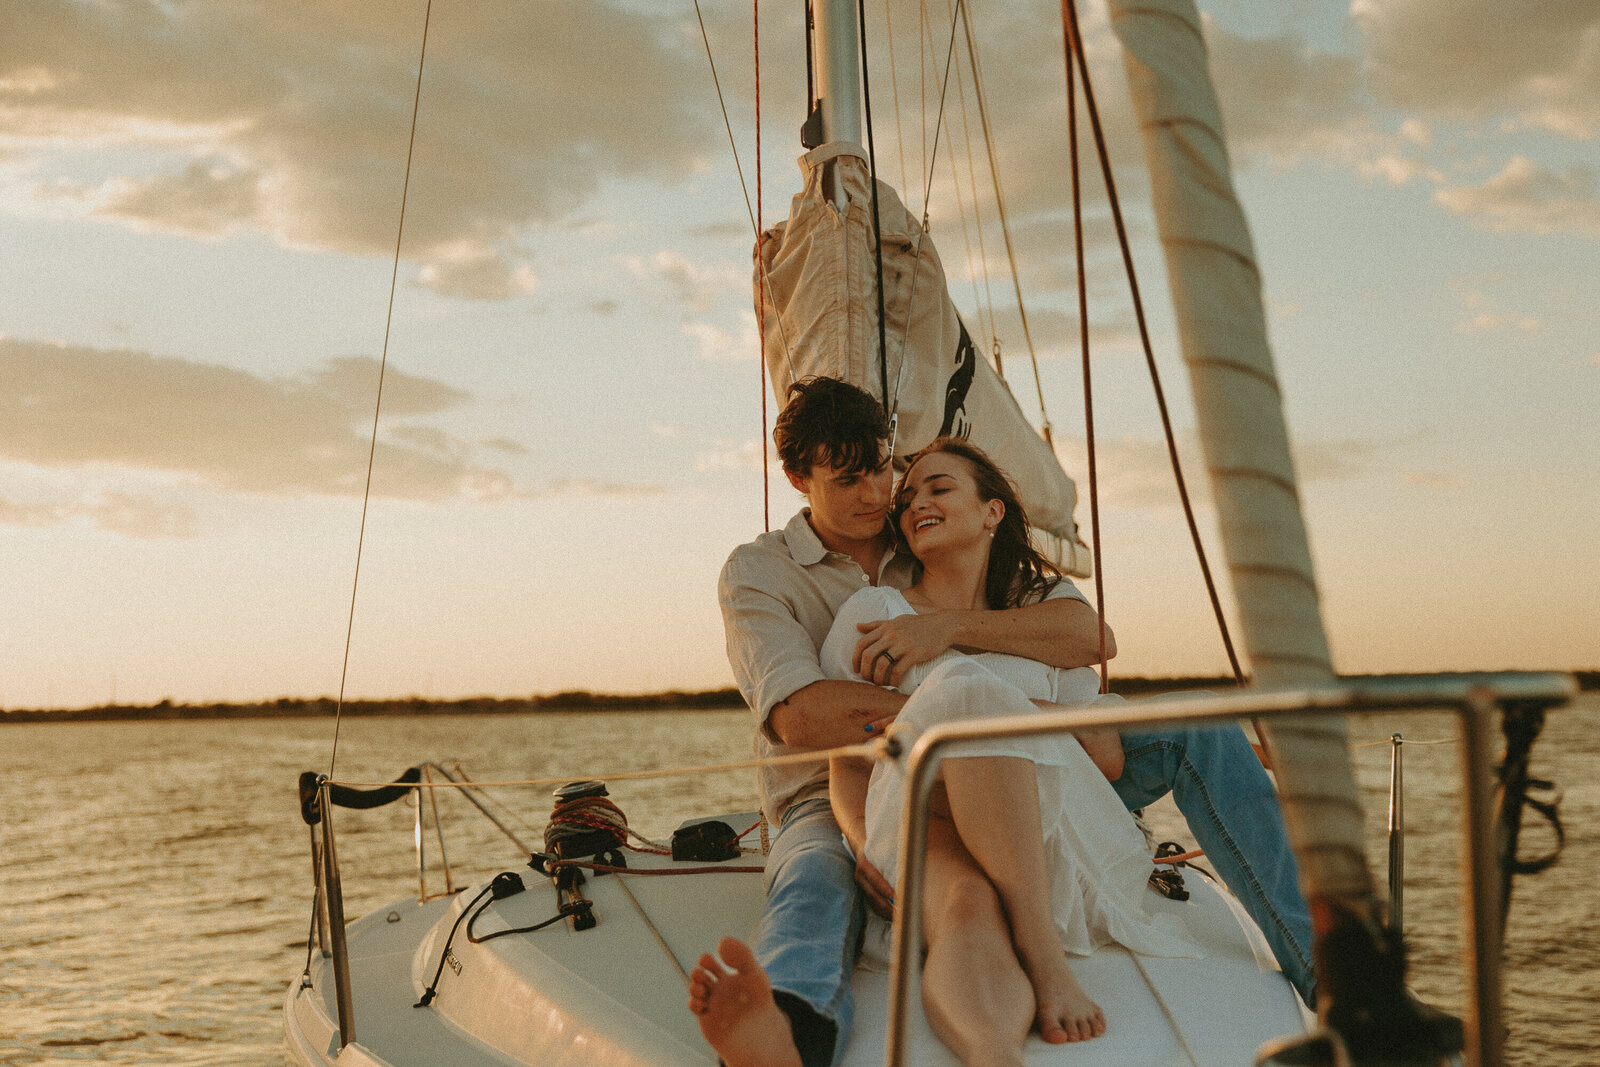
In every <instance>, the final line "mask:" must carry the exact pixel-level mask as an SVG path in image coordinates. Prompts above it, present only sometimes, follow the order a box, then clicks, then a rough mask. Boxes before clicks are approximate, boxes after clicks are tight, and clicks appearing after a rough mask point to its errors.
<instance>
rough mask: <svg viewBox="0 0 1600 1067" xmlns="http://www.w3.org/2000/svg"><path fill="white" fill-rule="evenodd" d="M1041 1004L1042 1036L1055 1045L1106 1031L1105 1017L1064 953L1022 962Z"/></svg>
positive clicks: (1048, 954) (1038, 1021)
mask: <svg viewBox="0 0 1600 1067" xmlns="http://www.w3.org/2000/svg"><path fill="white" fill-rule="evenodd" d="M1021 962H1022V966H1023V970H1025V971H1026V972H1027V974H1028V981H1029V982H1031V983H1032V984H1033V996H1034V1001H1035V1003H1036V1004H1037V1005H1038V1015H1037V1016H1036V1017H1035V1021H1036V1022H1037V1023H1038V1026H1039V1036H1040V1037H1042V1038H1044V1039H1045V1041H1047V1042H1049V1043H1050V1044H1052V1045H1061V1044H1065V1043H1066V1042H1068V1041H1088V1040H1089V1039H1090V1038H1095V1037H1099V1036H1100V1035H1101V1034H1103V1033H1105V1032H1106V1015H1105V1012H1103V1011H1101V1010H1100V1005H1098V1004H1096V1003H1095V1002H1094V1001H1093V1000H1092V999H1090V997H1089V994H1087V993H1085V992H1084V991H1083V986H1081V985H1079V984H1078V979H1077V978H1076V977H1075V976H1074V975H1073V973H1072V968H1071V967H1069V966H1067V958H1066V954H1065V953H1063V952H1059V951H1058V952H1055V953H1048V952H1047V953H1043V954H1041V955H1040V956H1039V957H1038V958H1036V959H1027V958H1024V959H1022V960H1021Z"/></svg>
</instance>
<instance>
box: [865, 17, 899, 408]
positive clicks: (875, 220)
mask: <svg viewBox="0 0 1600 1067" xmlns="http://www.w3.org/2000/svg"><path fill="white" fill-rule="evenodd" d="M856 29H857V30H858V31H859V33H858V34H857V36H858V37H859V38H860V41H861V103H862V107H863V108H864V110H865V112H866V122H867V173H868V175H869V177H870V178H871V180H872V245H873V260H874V262H875V263H876V265H877V271H878V384H879V386H880V387H881V388H882V390H883V407H884V410H886V411H889V412H891V413H892V412H893V411H894V410H895V409H896V408H898V407H899V406H900V403H899V395H898V394H899V389H898V385H897V387H896V390H895V392H896V396H895V402H894V404H893V406H891V405H890V403H889V333H888V330H889V327H888V324H887V323H886V322H885V321H884V315H885V311H884V300H883V225H882V222H881V220H880V217H879V214H878V151H877V148H876V147H875V144H874V140H875V139H874V137H873V136H872V79H871V78H870V77H869V76H868V74H867V0H856Z"/></svg>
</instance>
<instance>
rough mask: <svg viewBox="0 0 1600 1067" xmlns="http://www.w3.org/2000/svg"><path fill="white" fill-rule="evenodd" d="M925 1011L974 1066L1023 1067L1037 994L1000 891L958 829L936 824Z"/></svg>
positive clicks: (930, 858)
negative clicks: (1014, 944) (1015, 949)
mask: <svg viewBox="0 0 1600 1067" xmlns="http://www.w3.org/2000/svg"><path fill="white" fill-rule="evenodd" d="M924 884H925V893H926V897H925V901H926V903H925V904H924V906H923V912H922V931H923V936H924V937H925V938H926V939H927V942H928V955H927V958H926V960H925V961H924V963H923V965H922V1005H923V1010H924V1011H925V1012H926V1013H927V1016H928V1024H929V1025H930V1026H932V1027H933V1032H934V1033H936V1034H938V1035H939V1039H940V1040H941V1041H943V1042H944V1043H945V1046H946V1047H947V1048H949V1049H950V1051H952V1052H954V1053H955V1054H956V1056H957V1058H959V1059H960V1060H961V1062H962V1063H964V1064H966V1065H967V1067H1021V1064H1022V1043H1023V1041H1024V1040H1025V1039H1026V1038H1027V1036H1028V1030H1029V1029H1030V1028H1031V1027H1032V1025H1033V1018H1034V1012H1035V1008H1034V994H1033V987H1032V985H1030V984H1029V981H1028V976H1027V975H1026V974H1025V973H1024V972H1023V970H1022V967H1021V965H1020V964H1019V963H1018V961H1017V957H1016V954H1015V953H1014V952H1012V950H1011V940H1010V936H1011V935H1010V930H1009V929H1008V928H1007V926H1006V920H1005V914H1004V911H1003V909H1002V908H1001V905H1000V900H999V898H998V897H997V896H996V895H995V889H994V886H993V885H992V884H990V882H989V880H988V878H986V877H985V876H984V873H983V871H982V870H981V869H980V868H979V867H978V865H977V863H976V861H974V860H973V858H972V856H971V855H970V854H969V853H968V852H967V850H966V849H965V848H963V847H962V844H961V839H960V838H959V837H958V836H957V834H956V832H955V827H954V826H953V825H951V823H950V822H949V820H948V819H945V818H941V817H938V816H935V817H934V818H933V819H932V820H930V823H929V829H928V854H927V871H926V875H925V878H924Z"/></svg>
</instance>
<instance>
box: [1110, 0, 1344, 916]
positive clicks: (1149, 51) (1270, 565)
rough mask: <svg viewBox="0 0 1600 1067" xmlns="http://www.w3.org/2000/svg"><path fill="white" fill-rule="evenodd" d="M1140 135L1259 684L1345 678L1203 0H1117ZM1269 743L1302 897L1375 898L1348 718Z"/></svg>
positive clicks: (1291, 725) (1290, 729)
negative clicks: (1329, 625) (1330, 635)
mask: <svg viewBox="0 0 1600 1067" xmlns="http://www.w3.org/2000/svg"><path fill="white" fill-rule="evenodd" d="M1108 9H1109V13H1110V15H1111V25H1112V29H1113V30H1114V32H1115V33H1116V35H1117V37H1118V38H1119V39H1120V40H1121V42H1122V45H1123V55H1124V65H1125V69H1126V72H1127V76H1128V86H1129V91H1130V93H1131V96H1132V99H1133V105H1134V112H1135V114H1136V115H1137V116H1138V119H1139V126H1140V130H1141V131H1142V133H1143V135H1144V143H1145V158H1146V161H1147V163H1148V166H1149V173H1150V186H1151V205H1152V207H1153V209H1154V211H1155V216H1156V226H1157V230H1158V231H1159V233H1160V236H1161V244H1162V249H1163V251H1164V252H1165V254H1166V259H1167V274H1168V280H1169V282H1170V283H1171V288H1172V297H1173V304H1174V307H1175V309H1176V311H1177V319H1178V338H1179V343H1180V345H1181V347H1182V349H1183V358H1184V362H1185V363H1186V364H1187V365H1188V368H1189V380H1190V384H1191V386H1192V388H1193V391H1194V396H1195V408H1196V414H1197V415H1198V417H1199V422H1200V438H1201V445H1202V447H1203V449H1204V452H1205V458H1206V466H1207V469H1208V471H1209V472H1210V474H1211V485H1212V490H1213V492H1214V493H1215V496H1216V499H1217V511H1218V515H1219V518H1220V520H1221V526H1222V542H1223V549H1224V551H1225V552H1226V554H1227V559H1228V568H1229V572H1230V575H1231V577H1232V580H1233V585H1234V590H1235V592H1236V594H1237V596H1238V602H1239V615H1240V621H1241V623H1242V624H1243V629H1244V637H1245V646H1246V648H1247V650H1248V652H1249V655H1250V660H1251V663H1252V666H1253V674H1254V677H1255V684H1257V685H1260V686H1263V687H1269V688H1270V687H1298V686H1314V685H1319V684H1324V683H1326V682H1328V681H1331V680H1332V678H1333V666H1332V657H1331V655H1330V653H1329V649H1328V640H1327V636H1326V634H1325V631H1324V629H1323V625H1322V613H1321V609H1320V606H1319V604H1318V598H1317V584H1316V577H1315V574H1314V572H1313V569H1312V561H1311V550H1310V544H1309V538H1308V536H1307V533H1306V528H1305V522H1304V519H1303V518H1302V516H1301V514H1300V500H1299V494H1298V490H1297V488H1296V483H1295V475H1294V465H1293V462H1292V460H1291V458H1290V453H1289V435H1288V429H1287V426H1286V424H1285V422H1284V416H1283V404H1282V397H1281V395H1280V391H1279V388H1278V381H1277V373H1276V370H1275V369H1274V365H1273V360H1272V352H1271V348H1270V347H1269V345H1268V341H1267V325H1266V314H1265V310H1264V308H1263V306H1262V300H1261V275H1260V271H1259V269H1258V267H1257V265H1256V259H1255V250H1254V247H1253V244H1252V242H1251V239H1250V232H1249V228H1248V226H1247V225H1246V222H1245V217H1244V211H1243V209H1242V208H1241V207H1240V205H1239V201H1238V198H1237V196H1236V195H1235V194H1234V189H1233V179H1232V175H1231V171H1230V168H1229V164H1228V154H1227V143H1226V140H1225V139H1224V137H1223V131H1222V114H1221V110H1220V108H1219V106H1218V104H1217V98H1216V93H1215V90H1214V89H1213V88H1212V86H1211V77H1210V71H1209V68H1208V64H1207V57H1206V49H1205V38H1204V36H1203V35H1202V32H1201V26H1200V16H1199V13H1198V12H1197V10H1196V9H1195V5H1194V3H1193V0H1139V2H1137V3H1134V2H1130V0H1110V2H1109V4H1108ZM1266 732H1267V743H1268V747H1269V748H1270V749H1271V751H1272V758H1273V765H1274V768H1275V770H1276V771H1277V775H1278V784H1279V787H1280V790H1281V793H1282V800H1283V813H1284V819H1285V821H1286V822H1287V823H1288V827H1289V830H1290V834H1291V837H1292V839H1293V841H1294V843H1295V852H1296V856H1297V858H1298V860H1299V864H1300V873H1301V882H1302V884H1303V885H1304V887H1305V890H1306V895H1307V896H1308V897H1312V898H1323V899H1331V900H1337V901H1341V902H1353V903H1354V904H1355V906H1356V907H1358V908H1360V909H1363V910H1365V909H1367V908H1370V906H1371V902H1372V900H1373V889H1372V880H1371V875H1370V873H1369V871H1368V869H1367V866H1366V856H1365V851H1364V846H1365V839H1364V829H1363V823H1362V814H1361V804H1360V793H1359V791H1358V790H1357V787H1356V782H1355V777H1354V774H1353V772H1352V771H1351V769H1350V759H1349V751H1348V738H1347V733H1346V729H1345V725H1344V722H1343V720H1342V719H1341V718H1339V717H1338V716H1335V715H1316V714H1308V715H1304V716H1295V717H1292V718H1279V719H1275V720H1273V722H1272V723H1271V724H1269V725H1268V726H1267V727H1266Z"/></svg>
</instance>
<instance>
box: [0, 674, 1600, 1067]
mask: <svg viewBox="0 0 1600 1067" xmlns="http://www.w3.org/2000/svg"><path fill="white" fill-rule="evenodd" d="M748 728H749V727H748V719H747V716H746V714H745V713H744V712H741V711H708V712H677V713H638V712H630V713H590V714H581V715H579V714H544V715H530V716H506V717H492V718H462V717H434V718H400V719H393V718H392V719H357V720H347V721H346V722H345V724H344V727H343V730H342V736H341V740H340V745H339V759H338V776H339V777H341V778H345V779H348V780H377V779H388V778H390V777H393V776H394V775H395V774H396V773H398V772H399V771H400V770H401V769H403V768H404V767H405V766H407V765H408V764H409V763H410V762H413V761H414V760H415V759H417V758H419V757H421V756H431V757H433V758H437V759H441V761H444V760H445V759H460V760H461V761H462V763H463V764H464V765H465V766H466V768H467V769H468V771H469V772H471V773H472V774H473V775H474V777H476V778H479V779H484V780H487V779H497V778H529V777H582V776H586V775H589V774H592V773H594V772H595V771H596V770H608V771H623V770H635V769H641V770H642V769H656V768H665V767H681V766H692V765H700V764H708V763H717V762H724V761H731V760H738V759H743V758H745V756H746V754H747V752H748ZM1396 730H1398V731H1399V732H1401V733H1403V734H1405V736H1406V737H1407V738H1408V739H1410V740H1413V741H1421V740H1429V739H1440V738H1447V737H1451V736H1452V734H1453V726H1452V724H1451V722H1450V720H1448V719H1447V718H1445V717H1442V716H1411V717H1406V718H1403V719H1400V720H1397V721H1396V720H1386V721H1384V722H1382V723H1379V722H1376V721H1373V720H1370V719H1369V720H1366V721H1364V722H1357V723H1356V724H1355V725H1354V727H1353V735H1354V738H1355V739H1357V740H1363V739H1381V738H1387V737H1388V735H1389V734H1390V733H1391V732H1394V731H1396ZM330 737H331V725H330V724H329V723H327V722H325V721H317V722H304V721H296V720H263V721H249V722H221V721H218V722H194V723H82V724H74V723H67V724H52V725H17V726H7V727H4V728H3V729H0V739H3V743H4V748H5V751H6V752H7V753H8V754H9V756H10V759H9V761H8V762H9V763H10V765H11V766H12V767H13V768H14V770H13V772H12V773H11V774H10V775H9V776H7V777H6V778H5V779H4V780H3V781H0V803H3V805H4V807H3V810H4V812H5V816H4V823H3V824H4V826H5V831H4V838H3V845H4V847H3V849H0V902H3V905H4V912H3V914H4V919H3V920H0V1065H6V1067H11V1065H53V1064H83V1063H105V1064H124V1063H143V1064H150V1063H160V1064H197V1065H198V1064H205V1065H218V1067H221V1065H227V1067H244V1065H250V1067H266V1065H273V1067H276V1065H279V1064H281V1063H283V1062H284V1057H283V1053H282V1051H281V1037H280V1034H281V1029H280V1019H279V1013H280V1009H281V1006H282V1002H283V996H284V991H285V989H286V987H287V985H288V983H289V981H290V979H291V978H292V977H293V976H294V975H296V974H298V972H299V970H300V968H301V966H302V965H303V962H304V959H305V948H304V938H305V931H306V928H307V924H308V920H309V917H310V912H309V909H310V894H309V886H310V872H309V860H308V851H307V831H306V829H305V826H304V825H303V824H302V823H301V822H300V820H299V817H298V814H297V809H296V799H295V778H296V776H297V775H298V773H299V772H300V771H302V770H325V769H326V768H327V763H328V751H329V740H330ZM1597 748H1600V694H1588V695H1586V696H1585V697H1584V698H1583V699H1582V700H1581V701H1580V702H1579V703H1578V705H1576V706H1575V707H1574V708H1572V709H1568V710H1565V711H1563V712H1560V713H1558V714H1557V715H1556V716H1555V717H1553V719H1552V721H1551V723H1550V725H1549V726H1548V727H1547V730H1546V734H1545V737H1544V739H1543V740H1542V741H1541V743H1540V747H1539V748H1538V750H1537V751H1536V757H1535V759H1536V763H1535V773H1536V774H1542V775H1544V776H1546V777H1551V778H1554V779H1556V780H1557V781H1558V782H1559V783H1560V784H1561V785H1562V786H1563V787H1564V788H1565V791H1566V802H1565V805H1564V807H1563V813H1564V815H1565V818H1566V822H1567V826H1568V835H1569V844H1568V848H1567V854H1566V857H1565V858H1564V860H1563V862H1562V864H1561V866H1560V867H1558V868H1557V869H1556V870H1554V871H1552V872H1549V873H1547V874H1545V875H1542V876H1539V877H1537V878H1532V879H1523V880H1519V882H1518V885H1517V888H1516V895H1515V903H1514V906H1513V911H1512V918H1511V923H1510V929H1509V933H1508V942H1507V952H1506V956H1507V966H1508V987H1509V989H1508V996H1509V1003H1510V1023H1511V1026H1512V1039H1511V1046H1510V1050H1511V1060H1512V1062H1513V1063H1518V1064H1528V1065H1532V1064H1540V1065H1545V1064H1582V1063H1591V1062H1594V1059H1595V1050H1596V1049H1600V1021H1597V1020H1596V1017H1595V1015H1594V1013H1593V1011H1592V1007H1591V1006H1592V1004H1593V1003H1594V1001H1595V1000H1596V999H1597V997H1600V970H1597V968H1596V967H1595V965H1594V960H1595V958H1596V953H1597V951H1600V913H1597V912H1600V909H1597V906H1596V903H1595V900H1596V896H1595V893H1594V891H1593V888H1592V887H1590V886H1589V885H1587V884H1586V880H1587V879H1588V878H1589V877H1592V875H1593V873H1594V872H1595V871H1596V870H1600V862H1597V861H1600V855H1597V853H1600V839H1597V835H1596V834H1595V833H1594V832H1593V831H1592V829H1591V827H1593V826H1594V825H1595V822H1596V819H1597V818H1600V784H1597V783H1596V782H1595V781H1594V779H1593V777H1592V768H1593V767H1594V766H1595V765H1596V764H1595V756H1596V750H1597ZM1405 756H1406V778H1407V786H1408V789H1407V807H1406V813H1407V820H1408V824H1409V830H1410V833H1409V836H1408V840H1407V850H1406V855H1407V863H1408V877H1407V889H1406V892H1407V896H1406V917H1407V927H1408V933H1409V935H1410V937H1411V938H1412V940H1413V941H1414V942H1415V944H1416V945H1417V948H1416V949H1415V950H1414V953H1413V968H1412V974H1413V984H1414V985H1415V986H1416V987H1417V988H1418V989H1419V991H1421V992H1422V993H1423V994H1424V995H1425V996H1426V997H1427V998H1428V999H1430V1000H1432V1001H1433V1002H1435V1003H1438V1004H1440V1005H1442V1006H1445V1007H1451V1006H1453V1005H1457V1004H1459V1002H1460V995H1461V993H1460V990H1461V985H1460V974H1459V967H1458V965H1457V963H1456V961H1455V956H1454V953H1455V951H1456V943H1457V942H1456V928H1457V914H1458V911H1457V909H1458V907H1459V903H1458V901H1459V895H1458V891H1457V888H1456V887H1457V886H1458V885H1459V882H1460V877H1459V874H1458V869H1459V868H1458V862H1459V860H1458V853H1459V849H1458V846H1457V840H1458V839H1457V836H1456V835H1457V831H1456V825H1457V820H1458V812H1459V801H1458V798H1457V794H1456V791H1455V789H1454V788H1453V785H1452V782H1453V779H1454V776H1455V766H1456V761H1457V760H1458V758H1459V751H1458V749H1457V747H1456V746H1455V745H1454V744H1443V745H1438V746H1424V745H1420V744H1414V745H1410V746H1408V747H1407V748H1406V750H1405ZM1356 761H1357V766H1358V770H1359V773H1360V775H1361V780H1362V782H1363V785H1364V786H1365V787H1366V788H1367V789H1368V811H1369V819H1370V820H1371V824H1372V831H1373V835H1374V837H1373V841H1374V847H1373V850H1372V852H1371V855H1373V856H1374V857H1381V856H1383V855H1384V850H1383V845H1382V837H1383V812H1384V804H1385V790H1386V783H1387V777H1388V763H1389V748H1388V746H1386V745H1385V746H1380V747H1376V748H1368V749H1361V750H1358V751H1357V753H1356ZM612 792H613V795H614V796H615V797H616V799H617V800H618V802H619V803H620V804H621V806H622V807H623V808H624V809H625V810H626V811H627V812H628V813H629V816H630V818H631V820H632V821H633V823H634V825H635V826H636V827H637V828H639V829H641V830H642V831H644V832H645V833H647V834H665V833H666V832H668V831H670V829H671V827H672V826H674V825H676V823H677V822H678V821H679V820H680V819H681V818H683V817H686V816H688V815H692V814H697V813H699V812H701V811H728V810H744V809H749V808H751V807H753V806H754V799H753V798H754V782H753V772H750V771H737V772H723V773H720V774H716V775H712V776H709V777H707V778H697V779H683V778H669V779H663V780H653V781H649V782H618V783H616V784H615V785H614V786H613V789H612ZM499 795H500V796H501V797H503V798H504V799H505V800H506V801H507V802H508V807H515V808H517V809H518V811H519V812H521V813H522V814H520V815H518V816H516V821H515V822H514V823H513V825H512V829H513V831H514V832H516V833H517V834H518V835H519V836H521V837H523V838H524V839H525V840H529V841H537V839H538V833H539V831H540V830H541V829H542V826H543V815H544V813H545V812H546V811H547V810H548V798H547V796H546V795H545V794H544V793H543V792H538V793H534V794H532V795H528V794H525V793H518V792H515V791H510V790H502V791H500V792H499ZM440 803H441V806H442V807H443V808H444V809H445V810H444V814H445V818H446V822H447V825H449V824H452V823H454V824H455V831H456V832H454V833H453V834H452V835H451V836H450V837H449V838H447V844H448V845H449V847H450V855H451V860H452V862H453V863H454V865H455V866H456V869H457V870H458V872H462V873H464V874H465V875H466V876H467V877H469V878H482V877H485V876H487V875H491V874H493V873H494V872H496V871H498V870H502V869H509V868H512V867H515V866H517V864H518V863H519V862H520V861H519V856H518V852H517V849H516V847H515V846H514V845H512V844H511V843H510V842H508V841H507V840H506V839H505V838H504V837H502V836H501V835H500V833H499V831H497V830H495V829H494V828H493V827H492V826H490V825H489V824H488V823H487V822H486V821H485V820H482V819H480V818H476V817H470V816H468V815H467V809H466V807H465V805H464V804H463V802H462V801H461V800H460V799H459V798H455V797H452V796H449V795H445V796H442V797H441V801H440ZM452 815H456V816H459V818H452ZM1155 818H1156V821H1157V823H1158V827H1159V828H1161V829H1162V830H1163V831H1167V832H1181V826H1182V822H1181V819H1179V818H1177V816H1176V813H1175V812H1172V811H1170V810H1168V811H1158V812H1157V813H1156V815H1155ZM410 820H411V816H410V813H409V811H408V810H407V806H406V805H403V804H396V805H393V806H391V807H389V808H384V809H379V810H376V811H371V812H361V813H347V814H344V815H342V816H341V821H340V842H339V846H340V853H341V859H342V861H343V867H344V869H345V871H346V876H345V893H346V898H347V907H348V910H349V913H350V914H351V915H357V914H361V913H362V912H364V911H367V910H370V909H372V908H374V907H378V906H380V905H381V904H383V903H385V902H386V901H388V900H391V899H394V898H396V897H399V896H401V895H403V894H405V893H407V892H411V891H414V890H415V869H414V865H413V861H412V859H411V855H410V851H409V849H410ZM1532 843H1533V842H1530V844H1532ZM435 888H437V883H436V884H435Z"/></svg>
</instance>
